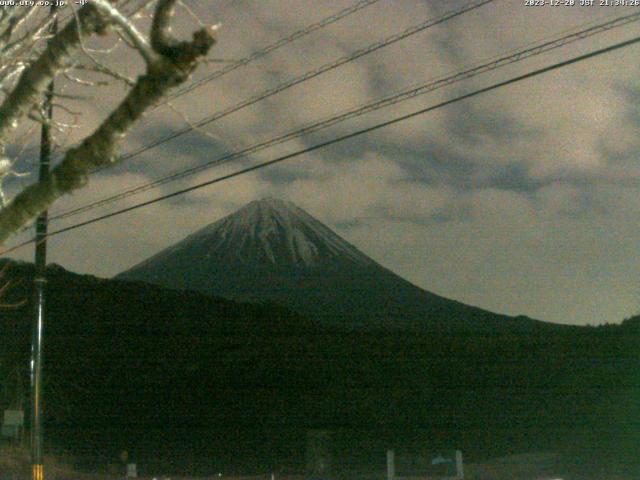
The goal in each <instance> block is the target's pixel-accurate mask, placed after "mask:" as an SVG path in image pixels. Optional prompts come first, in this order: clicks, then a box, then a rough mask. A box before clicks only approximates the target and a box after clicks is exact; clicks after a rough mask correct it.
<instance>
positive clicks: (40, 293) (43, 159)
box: [31, 5, 58, 480]
mask: <svg viewBox="0 0 640 480" xmlns="http://www.w3.org/2000/svg"><path fill="white" fill-rule="evenodd" d="M55 13H56V7H55V6H54V5H52V6H51V14H52V15H55ZM57 29H58V22H57V20H56V19H54V21H53V23H52V25H51V33H53V34H55V33H56V32H57ZM53 91H54V83H53V80H51V82H49V85H48V87H47V90H46V92H45V95H44V100H43V102H42V113H43V114H44V119H43V123H42V129H41V132H40V171H39V175H38V178H39V180H40V181H43V180H47V179H48V178H49V166H50V161H51V143H52V142H51V121H52V119H53ZM47 225H48V212H47V211H46V210H45V211H44V212H43V213H41V214H40V215H39V216H38V219H37V220H36V246H35V250H36V251H35V276H34V280H33V282H34V296H35V298H34V304H35V309H34V310H35V312H34V313H35V318H34V321H33V330H32V336H31V472H32V473H31V478H32V480H44V465H43V461H42V457H43V441H42V385H43V383H42V353H43V341H44V318H45V287H46V283H47V278H46V266H47Z"/></svg>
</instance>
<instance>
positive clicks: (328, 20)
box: [168, 0, 380, 101]
mask: <svg viewBox="0 0 640 480" xmlns="http://www.w3.org/2000/svg"><path fill="white" fill-rule="evenodd" d="M379 1H380V0H362V1H360V2H357V3H355V4H354V5H352V6H350V7H347V8H345V9H343V10H340V11H339V12H337V13H335V14H333V15H330V16H328V17H325V18H323V19H322V20H320V21H318V22H316V23H313V24H311V25H307V26H306V27H304V28H302V29H300V30H298V31H296V32H294V33H292V34H291V35H288V36H286V37H283V38H281V39H280V40H278V41H276V42H275V43H272V44H271V45H268V46H266V47H264V48H262V49H260V50H257V51H256V52H254V53H252V54H251V55H249V56H248V57H245V58H243V59H241V60H238V61H236V62H233V63H231V64H230V65H228V66H227V67H224V68H222V69H220V70H217V71H215V72H213V73H212V74H210V75H207V76H206V77H203V78H201V79H199V80H196V81H195V82H193V83H191V84H190V85H187V86H186V87H184V88H181V89H180V90H178V91H176V92H175V93H173V94H171V95H170V96H169V97H168V100H169V101H170V100H173V99H174V98H177V97H180V96H182V95H184V94H186V93H189V92H191V91H192V90H194V89H196V88H198V87H199V86H201V85H203V84H205V83H208V82H211V81H213V80H215V79H217V78H220V77H222V76H224V75H226V74H228V73H231V72H233V71H234V70H236V69H238V68H240V67H243V66H245V65H247V64H248V63H251V62H253V61H255V60H257V59H259V58H261V57H264V56H265V55H267V54H269V53H271V52H273V51H274V50H277V49H279V48H281V47H284V46H285V45H288V44H290V43H292V42H294V41H296V40H297V39H299V38H301V37H304V36H305V35H309V34H311V33H313V32H315V31H316V30H320V29H321V28H324V27H327V26H329V25H331V24H332V23H335V22H337V21H338V20H341V19H343V18H345V17H347V16H349V15H352V14H354V13H356V12H358V11H360V10H362V9H364V8H367V7H369V6H371V5H373V4H375V3H378V2H379Z"/></svg>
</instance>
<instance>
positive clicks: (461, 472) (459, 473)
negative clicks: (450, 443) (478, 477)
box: [456, 450, 464, 479]
mask: <svg viewBox="0 0 640 480" xmlns="http://www.w3.org/2000/svg"><path fill="white" fill-rule="evenodd" d="M456 478H459V479H464V467H463V465H462V452H461V451H460V450H456Z"/></svg>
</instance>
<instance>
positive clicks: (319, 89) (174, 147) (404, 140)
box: [20, 0, 640, 324]
mask: <svg viewBox="0 0 640 480" xmlns="http://www.w3.org/2000/svg"><path fill="white" fill-rule="evenodd" d="M188 3H189V4H190V5H191V6H192V8H193V9H194V11H195V12H196V13H197V14H198V15H199V16H200V17H201V18H203V19H206V20H207V21H221V22H222V25H223V28H222V30H221V33H220V42H219V44H218V46H217V47H216V51H215V52H214V56H216V57H218V58H241V57H243V56H246V55H248V54H250V52H252V51H255V50H257V49H259V48H262V47H264V46H265V45H267V44H269V43H271V42H273V41H275V40H276V39H277V38H279V37H281V36H283V35H286V34H287V33H289V32H292V31H294V30H295V29H298V28H301V27H303V26H305V25H307V24H309V23H312V22H314V21H317V20H319V19H321V18H323V17H324V16H327V15H329V14H331V13H333V12H335V11H337V10H339V9H340V8H344V7H346V6H347V5H349V4H350V2H349V1H347V0H344V1H342V0H340V1H318V2H314V8H313V9H311V8H309V3H308V2H303V1H302V0H278V1H275V0H274V1H263V2H244V1H240V2H239V1H223V2H215V4H214V3H212V2H206V1H204V0H191V1H189V2H188ZM462 3H463V2H446V4H445V2H443V3H442V4H437V2H436V4H437V8H434V7H433V6H432V5H433V4H432V3H431V2H422V1H407V2H380V3H379V4H377V5H376V6H374V7H370V8H367V9H365V10H363V11H362V12H359V13H358V14H356V15H353V16H351V17H348V18H347V19H344V20H343V21H341V22H338V23H336V24H334V25H332V26H331V27H328V28H326V29H323V30H321V31H318V32H316V33H314V34H313V35H311V36H310V37H308V38H305V39H301V40H299V41H297V42H294V43H293V44H291V45H289V46H287V47H286V48H283V49H281V50H278V51H277V52H274V53H273V54H271V55H268V56H267V57H265V58H264V59H261V60H259V61H257V62H255V63H254V64H252V65H250V66H247V67H245V68H242V69H239V70H238V71H236V72H234V73H232V74H230V75H227V76H225V77H223V78H220V79H219V80H217V81H216V82H211V83H208V84H206V86H203V87H202V88H199V89H197V90H195V91H194V92H192V93H191V94H189V95H186V96H184V97H181V98H179V99H177V100H176V101H175V102H173V109H174V110H178V111H181V112H183V113H184V114H185V115H186V116H188V118H189V119H190V120H192V121H193V120H198V119H200V118H203V117H205V116H207V115H210V114H211V113H213V112H215V111H219V110H221V109H223V108H226V107H228V106H230V105H234V104H236V103H237V102H239V101H241V100H243V99H245V98H247V97H248V96H251V95H254V94H256V93H259V92H261V91H263V90H264V89H267V88H270V87H273V86H274V85H276V84H278V83H279V82H282V81H283V80H286V79H289V78H292V77H295V76H297V75H299V74H301V73H302V72H304V71H306V70H307V69H310V68H312V67H314V66H318V65H321V64H323V63H326V62H329V61H331V60H333V59H336V58H338V57H340V56H342V55H345V54H347V53H349V52H352V51H354V50H356V49H358V48H361V47H362V46H364V45H367V44H369V43H371V42H374V41H376V40H379V39H380V38H383V37H385V36H388V35H391V34H393V33H395V32H398V31H400V30H402V29H404V28H406V27H407V26H409V25H413V24H415V23H417V22H418V21H420V20H422V19H426V18H428V17H430V16H434V15H438V13H442V11H443V9H445V8H446V9H449V8H454V7H455V6H459V5H462ZM630 11H631V10H629V9H622V8H621V9H616V10H615V12H614V11H613V10H611V9H608V10H607V9H602V8H599V7H593V8H581V7H575V8H568V7H566V8H556V9H554V8H551V7H548V8H539V9H531V8H525V7H523V6H522V5H521V2H507V1H497V2H495V3H494V4H491V5H488V6H486V7H482V8H480V9H478V10H476V11H474V12H470V13H468V14H465V15H462V16H460V17H459V18H456V19H454V20H452V21H451V22H448V23H446V24H444V25H441V26H438V27H434V28H433V29H430V30H429V31H427V32H424V33H421V34H418V35H415V36H414V37H411V38H409V39H407V40H405V41H402V42H399V43H398V44H396V45H393V46H390V47H388V48H385V49H382V50H380V51H378V52H376V53H375V54H372V55H370V56H366V57H363V58H361V59H359V60H357V61H355V62H352V63H349V64H347V65H344V66H343V67H340V68H338V69H336V70H334V71H332V72H328V73H326V74H324V75H322V76H320V77H318V78H316V79H314V80H311V81H309V82H305V83H303V84H301V85H299V86H296V87H293V88H291V89H289V90H287V91H286V92H282V93H280V94H278V95H276V96H274V97H272V98H270V99H269V100H268V101H265V102H260V103H259V104H256V105H254V106H252V107H249V108H246V109H243V110H242V111H240V112H237V113H234V114H232V115H229V116H228V117H225V118H224V119H221V120H220V121H216V122H214V123H213V124H211V125H209V126H207V127H205V128H204V129H203V130H204V131H203V132H201V133H193V134H190V135H187V136H184V137H182V138H180V139H177V140H176V141H173V142H170V143H167V144H165V145H162V146H161V147H159V148H156V149H154V150H151V151H149V152H147V153H146V154H145V155H141V156H140V157H139V158H136V159H134V160H132V161H131V162H129V163H127V164H126V165H123V166H121V167H118V168H117V169H114V170H113V171H112V172H108V173H104V174H101V175H99V176H98V177H97V178H95V179H94V180H93V181H92V182H91V184H90V186H89V187H88V188H87V189H85V190H84V191H82V192H79V193H78V194H76V195H74V196H73V197H69V198H67V199H65V200H64V201H63V202H61V203H60V205H58V206H57V207H56V209H60V210H62V209H65V208H69V207H71V206H76V205H81V204H83V203H85V202H87V201H91V200H93V199H96V198H101V197H103V196H105V195H108V194H110V193H112V192H116V191H119V190H121V189H123V188H127V187H131V186H133V185H137V184H140V183H144V182H147V181H149V180H150V179H154V178H156V177H157V176H160V175H165V174H167V173H170V172H173V171H175V170H176V169H178V168H186V167H189V166H193V165H196V164H198V163H200V162H203V161H207V160H210V159H212V158H216V157H217V156H219V155H221V154H222V153H223V152H225V151H228V150H233V149H236V148H238V147H241V146H247V145H251V144H253V143H256V142H258V141H260V140H262V139H267V138H271V137H272V136H276V135H279V134H281V133H283V132H286V131H289V130H291V129H294V128H298V127H300V126H301V125H304V124H307V123H309V122H312V121H316V120H318V119H321V118H325V117H327V116H330V115H332V114H335V113H336V112H340V111H343V110H345V109H347V108H349V107H353V106H357V105H361V104H364V103H366V102H369V101H371V100H373V99H375V98H378V97H380V96H383V95H388V94H389V93H392V92H395V91H399V90H401V89H404V88H407V87H408V86H410V85H416V84H418V83H422V82H426V81H427V80H429V79H433V78H435V77H438V76H441V75H444V74H447V73H451V72H455V71H458V70H460V69H462V68H466V67H468V66H470V65H472V64H477V63H478V62H480V61H482V60H484V59H489V58H492V57H495V56H496V55H499V54H501V53H503V52H506V51H511V50H513V49H515V48H516V47H519V46H521V45H525V44H530V43H531V42H534V41H536V40H539V39H543V38H549V37H550V36H552V35H554V34H556V33H558V32H562V31H567V30H569V29H572V28H576V27H577V26H579V25H582V24H584V23H585V22H590V21H594V20H596V19H600V18H603V17H604V16H610V15H613V14H616V15H622V14H623V13H625V12H630ZM182 22H183V23H182V24H181V25H179V28H178V31H182V32H186V31H187V30H188V29H189V28H190V27H192V24H191V23H190V19H189V18H188V16H186V15H185V16H184V18H183V20H182ZM638 28H639V27H638V25H631V26H628V27H625V28H624V29H620V30H616V31H613V32H610V33H607V34H603V35H601V36H597V37H593V38H591V39H589V40H586V41H584V42H581V43H579V44H575V45H572V46H570V47H568V48H566V49H559V50H557V51H554V52H552V53H548V54H545V55H544V56H541V57H537V58H533V59H530V60H527V61H526V62H523V63H522V64H514V65H511V66H509V67H507V68H505V69H502V70H500V71H496V72H493V73H489V74H486V75H483V76H481V77H478V78H475V79H473V80H470V81H465V82H463V83H461V84H458V85H456V86H454V87H448V88H445V89H442V90H438V91H435V92H432V93H430V94H428V95H425V96H423V97H419V98H416V99H414V100H412V101H409V102H406V103H403V104H399V105H396V106H394V107H392V108H388V109H384V110H382V111H380V112H375V113H372V114H369V115H367V116H365V117H362V118H359V119H355V120H351V121H349V122H347V123H346V124H340V125H336V126H333V127H331V128H330V129H327V130H326V131H324V132H321V133H318V134H314V135H312V136H310V137H308V138H303V139H297V140H295V141H293V142H290V143H288V144H286V145H281V146H278V147H275V148H273V149H270V150H268V151H265V152H261V153H258V154H255V155H252V157H251V160H250V161H246V162H245V163H235V162H234V163H233V164H232V165H226V166H222V167H219V168H216V169H214V170H211V171H207V172H201V173H199V174H197V175H195V176H193V177H191V178H189V179H188V180H185V181H183V182H179V183H176V184H172V185H167V186H164V187H163V188H162V189H160V190H158V191H156V192H147V193H145V194H144V195H142V196H140V197H132V198H129V199H127V200H125V201H123V202H121V203H118V204H116V205H113V206H111V207H109V208H106V209H104V210H100V213H102V212H107V211H111V210H112V209H115V208H119V207H123V206H128V205H132V204H133V203H135V202H137V201H140V200H144V199H149V198H153V197H154V196H155V195H158V194H160V193H168V192H170V191H173V190H174V189H177V188H179V187H181V186H184V185H189V184H195V183H197V182H198V181H204V180H207V179H209V178H212V177H214V176H217V175H219V174H221V173H225V172H231V171H233V170H234V168H238V166H239V165H246V164H249V162H258V161H262V160H267V159H271V158H274V157H276V156H278V155H281V154H284V153H289V152H292V151H295V150H298V149H302V148H305V147H307V146H310V145H313V144H315V143H317V142H319V141H322V140H323V139H328V138H332V137H334V136H337V135H340V134H344V133H347V132H350V131H353V130H356V129H358V128H363V127H366V126H368V125H373V124H375V123H376V122H379V121H384V120H387V119H389V118H391V117H393V116H397V115H401V114H404V113H408V112H410V111H413V110H417V109H419V108H424V107H426V106H429V105H433V104H436V103H438V102H440V101H443V100H446V99H449V98H452V97H453V96H455V95H457V94H460V93H465V92H468V91H471V90H473V89H475V88H479V87H482V86H486V85H489V84H490V83H492V82H495V81H499V80H503V79H505V78H508V77H509V76H514V75H518V74H522V73H524V72H525V71H528V70H531V69H534V68H538V67H540V66H542V65H547V64H550V63H553V62H556V61H560V60H562V59H566V58H569V57H571V56H573V55H577V54H579V53H584V52H586V51H589V50H591V49H595V48H599V47H602V46H605V45H608V44H611V43H614V42H616V41H620V40H622V39H626V38H630V37H632V36H633V35H637V33H638V31H639V30H638ZM636 56H637V47H633V48H629V49H625V50H623V51H620V52H616V53H614V54H611V55H608V56H603V57H601V58H598V59H594V60H592V61H589V62H585V63H583V64H579V65H574V66H572V67H569V68H565V69H562V70H559V71H556V72H553V73H550V74H547V75H545V76H541V77H537V78H535V79H531V80H529V81H526V82H523V83H520V84H516V85H512V86H509V87H506V88H504V89H500V90H498V91H495V92H492V93H489V94H486V95H482V96H479V97H476V98H474V99H472V100H468V101H465V102H461V103H458V104H456V105H452V106H450V107H447V108H444V109H440V110H437V111H434V112H431V113H430V114H428V115H425V116H422V117H419V118H415V119H413V120H410V121H407V122H403V123H401V124H398V125H395V126H393V127H389V128H386V129H384V130H381V131H378V132H375V133H372V134H369V135H367V136H363V137H361V138H358V139H353V140H351V141H349V142H345V143H344V144H341V145H339V146H334V147H331V148H327V149H326V150H322V151H317V152H314V153H311V154H307V155H304V156H302V157H300V158H297V159H294V160H291V161H289V162H287V163H285V164H282V165H279V166H277V167H272V168H269V169H265V170H262V171H260V172H259V173H258V172H256V173H253V174H250V175H246V176H242V177H239V178H236V179H234V180H232V181H229V182H225V183H223V184H219V185H217V186H214V187H210V188H206V189H202V190H199V191H195V192H192V193H190V194H188V195H186V196H184V197H181V198H180V197H179V198H175V199H172V200H170V201H166V202H162V203H159V204H157V205H155V206H153V207H150V208H148V209H142V210H138V211H135V212H132V213H130V214H127V215H124V216H122V217H118V218H114V219H111V220H109V221H106V222H103V223H100V224H97V225H95V226H91V227H87V228H86V229H82V230H78V231H76V232H74V233H73V234H69V235H65V236H64V237H61V238H60V239H59V240H53V241H52V246H51V248H50V255H51V259H52V261H57V262H59V263H62V264H63V265H65V266H67V267H68V268H70V269H72V270H77V271H81V272H89V273H95V274H98V275H105V276H108V275H113V274H115V273H118V272H119V271H121V270H124V269H125V268H127V267H129V266H131V265H133V264H135V263H137V262H139V261H140V260H142V259H143V258H145V257H147V256H149V255H151V254H153V253H155V252H157V251H158V250H160V249H162V248H164V247H166V246H168V245H170V244H171V243H173V242H175V241H178V240H179V239H181V238H182V237H184V236H186V235H187V234H189V233H191V232H192V231H194V230H196V229H198V228H200V227H202V226H204V225H206V224H207V223H210V222H212V221H215V220H216V219H218V218H220V217H221V216H223V215H226V214H228V213H231V212H232V211H233V210H235V209H236V208H238V207H240V206H241V205H243V204H244V203H246V202H248V201H251V200H253V199H255V198H258V197H261V196H263V195H266V194H275V195H281V196H284V197H288V198H290V199H292V200H294V201H295V202H297V203H298V204H300V205H301V206H302V207H303V208H305V209H307V210H308V211H309V212H310V213H312V214H313V215H315V216H317V217H318V218H319V219H320V220H322V221H324V222H326V223H328V224H329V225H330V226H333V227H335V228H336V229H337V230H338V232H339V233H340V234H342V235H344V236H345V237H346V238H347V239H348V240H349V241H351V242H352V243H354V244H355V245H357V246H358V247H359V248H361V249H362V250H363V251H365V252H366V253H368V254H370V255H371V256H372V257H373V258H375V259H376V260H378V261H380V262H382V263H383V264H384V265H385V266H387V267H389V268H391V269H392V270H394V271H396V272H398V273H399V274H401V275H403V276H405V277H407V278H408V279H410V280H411V281H413V282H414V283H416V284H418V285H420V286H421V287H424V288H426V289H429V290H432V291H435V292H437V293H439V294H441V295H444V296H447V297H450V298H455V299H458V300H461V301H464V302H468V303H472V304H474V305H479V306H481V307H484V308H488V309H491V310H495V311H499V312H506V313H510V314H526V315H529V316H532V317H537V318H542V319H546V320H552V321H558V322H564V323H579V324H583V323H601V322H605V321H608V322H616V321H620V320H622V318H624V317H625V316H628V315H630V314H631V313H633V312H634V311H637V310H638V309H639V308H640V299H639V298H638V295H637V288H636V285H637V284H638V280H639V278H638V276H639V275H638V272H639V270H640V261H638V260H636V258H637V257H638V256H637V251H638V247H639V246H640V245H638V238H640V235H639V234H640V227H639V225H640V222H639V221H638V220H640V218H638V217H639V216H640V215H639V213H638V212H639V211H640V209H639V208H638V207H639V205H638V198H640V191H639V190H640V184H639V180H640V164H638V162H637V151H638V147H639V145H638V142H639V141H638V136H637V133H636V132H637V129H638V127H639V126H640V125H639V124H640V116H639V115H638V107H637V105H638V100H639V99H640V83H639V82H638V80H637V79H638V78H640V76H639V75H638V74H639V73H640V66H638V65H637V62H636V61H635V57H636ZM124 58H125V57H121V58H120V61H122V62H123V61H124ZM127 68H128V69H129V70H131V71H134V70H135V66H129V67H127ZM217 68H220V66H219V65H209V66H207V67H205V68H204V69H202V70H201V71H200V72H199V73H198V76H200V77H201V76H203V75H206V73H209V72H211V71H213V70H214V69H217ZM121 93H122V91H121V90H120V91H119V94H121ZM105 97H109V95H106V96H105ZM109 98H110V100H108V101H105V102H104V104H103V103H101V102H96V104H97V105H92V106H90V107H88V108H87V109H86V113H85V117H84V118H86V119H87V124H90V123H91V122H90V121H89V120H94V119H97V118H99V116H100V115H102V114H103V113H104V112H105V111H107V110H108V105H109V104H112V103H113V102H114V101H115V99H116V98H117V95H116V92H114V93H113V98H111V97H109ZM174 110H172V109H169V108H166V107H165V108H162V109H158V110H156V111H155V112H154V113H153V115H151V116H150V118H149V119H148V120H147V121H146V122H145V123H144V124H143V125H141V126H140V127H138V128H137V129H136V130H135V132H134V134H133V135H131V136H130V138H128V140H127V146H126V147H125V149H124V150H125V151H127V150H128V149H133V148H136V147H138V146H140V145H144V144H146V143H147V142H149V141H151V140H153V139H155V138H161V137H162V136H164V135H165V134H167V133H169V132H172V131H174V130H175V129H178V128H182V127H184V125H185V120H184V119H183V118H181V116H180V115H177V114H176V113H175V111H174ZM87 128H88V127H87ZM207 133H210V134H211V135H212V136H213V138H211V137H210V136H207ZM81 134H82V131H80V132H78V133H77V134H74V135H78V136H79V135H81ZM73 138H77V137H72V139H71V140H70V141H73ZM94 213H96V212H94ZM90 216H91V215H88V214H87V215H84V216H80V217H76V218H74V219H72V220H73V221H76V220H82V219H84V218H89V217H90ZM69 223H71V222H62V223H61V225H60V226H63V225H67V224H69ZM20 255H22V256H26V255H27V254H23V253H20Z"/></svg>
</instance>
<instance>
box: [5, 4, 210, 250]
mask: <svg viewBox="0 0 640 480" xmlns="http://www.w3.org/2000/svg"><path fill="white" fill-rule="evenodd" d="M175 3H176V0H159V2H158V5H157V7H156V10H155V13H154V17H153V22H152V26H151V34H150V37H151V48H152V49H153V55H144V54H143V55H144V58H145V60H146V61H147V69H146V72H145V74H144V75H141V76H140V77H138V79H137V81H136V83H135V85H134V86H133V87H132V88H131V90H130V91H129V93H128V94H127V95H126V97H125V98H124V100H123V101H122V102H121V103H120V104H119V105H118V106H117V107H116V108H115V110H114V111H113V112H112V113H111V114H110V115H109V116H108V117H107V119H106V120H105V121H104V122H103V123H102V124H101V125H100V126H99V127H98V128H97V129H96V130H95V131H94V132H93V133H92V134H91V135H89V136H88V137H87V138H85V139H84V141H83V142H82V143H81V144H80V145H78V146H77V147H74V148H71V149H70V150H68V151H67V153H66V155H65V156H64V158H63V160H62V161H61V162H60V163H59V164H58V166H56V167H55V168H54V169H53V171H52V172H51V175H50V176H49V178H48V179H47V180H45V181H41V182H38V183H35V184H33V185H30V186H29V187H27V188H25V189H24V190H23V191H22V192H20V193H19V194H18V195H17V196H16V197H15V198H14V199H13V200H12V201H11V202H10V203H9V205H7V207H6V208H4V209H2V210H0V243H3V242H4V241H5V240H6V239H7V238H8V237H9V236H10V235H11V234H12V233H14V232H16V231H18V230H19V229H20V228H21V227H22V226H24V225H26V224H27V223H28V222H29V221H31V220H32V219H33V218H34V217H36V216H37V215H38V214H40V213H41V212H43V211H44V210H46V209H47V208H48V207H49V206H50V205H51V204H52V203H53V202H54V201H55V200H56V199H57V198H59V197H61V196H62V195H64V194H67V193H70V192H72V191H73V190H76V189H78V188H80V187H82V186H84V185H85V184H86V183H87V181H88V177H89V174H90V173H91V172H92V171H93V170H95V169H96V168H99V167H103V166H107V165H111V164H114V163H116V162H117V161H118V156H117V153H116V148H117V147H118V145H119V142H120V141H121V140H122V138H123V137H124V136H125V135H126V134H127V132H128V130H129V129H130V128H131V126H132V125H133V124H134V123H135V122H136V121H138V120H139V119H140V118H141V117H142V116H143V115H144V113H145V111H146V110H147V109H149V108H150V107H152V106H153V105H154V104H155V103H156V102H157V101H158V100H160V99H161V98H162V97H163V96H164V95H165V94H166V93H167V92H168V90H170V89H171V88H173V87H175V86H177V85H179V84H181V83H183V82H184V81H186V80H187V79H188V78H189V76H190V75H191V73H192V72H193V70H194V69H195V68H196V66H197V64H198V62H199V61H200V59H201V58H202V57H204V56H205V55H207V53H208V52H209V50H210V48H211V47H212V46H213V44H214V43H215V37H214V33H215V29H216V27H206V28H202V29H200V30H198V31H196V32H195V33H194V34H193V38H192V39H191V40H190V41H178V40H176V39H174V38H173V37H172V36H171V33H170V31H171V18H172V16H173V11H174V6H175ZM86 8H87V7H83V9H82V10H81V12H80V22H81V24H82V27H83V28H84V31H85V32H86V31H88V30H89V31H92V32H96V33H100V31H103V30H104V29H105V28H106V27H107V24H106V22H111V21H113V16H111V15H110V16H109V17H108V18H107V20H105V19H104V16H103V15H99V14H98V10H95V9H90V10H85V9H86ZM75 27H76V26H75V25H74V27H72V28H68V27H67V28H65V29H64V30H62V31H61V32H60V33H59V34H58V35H56V36H55V37H54V38H53V39H52V40H51V41H50V43H49V46H48V47H47V50H46V51H45V54H43V57H40V58H39V59H38V61H37V62H36V63H34V64H33V65H32V66H31V67H30V68H29V69H27V71H25V73H24V74H23V75H22V77H21V79H20V81H19V83H18V86H22V88H27V87H25V86H24V81H26V80H25V79H31V82H32V84H31V85H30V86H29V87H28V89H27V91H26V92H18V93H17V94H16V95H12V97H18V98H12V97H10V98H9V99H7V100H11V102H10V105H9V106H5V105H4V104H3V105H2V107H0V143H1V142H2V140H3V139H4V137H5V136H6V135H7V133H8V132H9V131H10V130H11V129H12V128H13V124H12V122H15V121H16V120H17V118H19V117H20V116H21V115H24V114H25V113H26V111H28V110H29V108H27V107H26V105H28V106H29V107H31V106H32V105H33V104H34V103H35V102H36V101H37V99H38V95H39V93H40V92H41V91H42V90H43V89H44V86H45V85H46V83H47V82H48V80H49V79H50V78H52V75H53V74H54V73H55V72H56V71H57V70H59V69H60V68H61V65H62V62H63V60H64V59H66V57H67V56H68V51H69V46H70V45H74V46H76V45H78V43H79V42H80V39H79V34H78V29H77V28H75ZM41 84H43V85H42V86H40V85H41ZM34 85H35V86H34ZM16 88H18V87H16ZM5 103H7V102H5ZM5 112H6V113H5ZM5 115H6V116H5Z"/></svg>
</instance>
